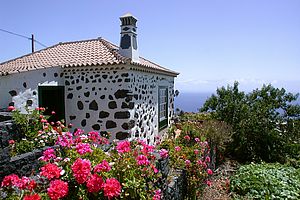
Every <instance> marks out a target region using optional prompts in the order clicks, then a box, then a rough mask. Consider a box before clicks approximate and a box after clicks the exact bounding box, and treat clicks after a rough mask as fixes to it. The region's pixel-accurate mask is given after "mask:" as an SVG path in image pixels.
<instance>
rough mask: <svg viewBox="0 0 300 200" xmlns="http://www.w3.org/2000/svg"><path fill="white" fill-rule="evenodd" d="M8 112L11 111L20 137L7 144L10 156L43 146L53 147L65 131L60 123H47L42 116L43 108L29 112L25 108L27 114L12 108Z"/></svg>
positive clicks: (45, 118)
mask: <svg viewBox="0 0 300 200" xmlns="http://www.w3.org/2000/svg"><path fill="white" fill-rule="evenodd" d="M10 110H11V111H12V116H13V120H14V121H15V123H16V124H17V125H18V126H19V128H20V131H21V135H22V136H21V138H19V139H18V140H17V141H14V140H12V141H10V142H9V144H10V146H11V155H12V156H15V155H18V154H22V153H26V152H30V151H32V150H34V149H38V148H43V147H45V146H53V145H54V143H55V141H56V139H57V136H58V135H59V134H60V133H62V131H66V127H65V126H64V124H63V123H61V122H56V123H53V122H51V123H48V121H47V118H48V117H47V116H44V115H43V112H44V111H45V108H36V109H35V110H29V109H28V108H27V107H26V112H27V114H23V113H21V112H20V111H19V110H16V109H12V108H11V109H10ZM53 114H55V112H53Z"/></svg>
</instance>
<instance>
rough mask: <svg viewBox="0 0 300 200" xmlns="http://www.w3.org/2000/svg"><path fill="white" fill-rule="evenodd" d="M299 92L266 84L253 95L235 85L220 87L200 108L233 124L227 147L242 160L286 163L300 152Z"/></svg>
mask: <svg viewBox="0 0 300 200" xmlns="http://www.w3.org/2000/svg"><path fill="white" fill-rule="evenodd" d="M297 98H298V94H296V95H294V94H292V93H287V92H286V91H285V89H278V88H274V87H273V86H272V85H264V86H263V87H262V88H261V89H256V90H253V91H252V92H251V93H249V94H245V93H244V92H241V91H239V89H238V82H235V83H234V86H233V87H231V86H227V88H225V87H222V88H218V89H217V93H216V95H213V96H211V97H210V98H209V99H208V100H207V101H206V102H205V104H204V106H203V107H202V108H201V110H200V111H210V112H212V114H213V115H212V116H213V118H215V119H218V120H221V121H225V122H227V123H228V124H230V125H231V126H232V129H233V141H232V143H231V145H229V148H228V149H227V150H228V151H229V153H231V154H232V155H234V156H235V157H237V158H238V159H240V160H242V161H253V160H256V161H257V160H264V161H269V162H274V161H279V162H284V161H286V159H287V158H288V157H297V156H298V155H299V152H300V151H299V138H300V136H299V135H300V134H299V131H300V126H299V124H300V123H299V120H300V106H299V105H295V104H292V102H293V101H295V100H297Z"/></svg>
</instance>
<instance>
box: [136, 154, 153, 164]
mask: <svg viewBox="0 0 300 200" xmlns="http://www.w3.org/2000/svg"><path fill="white" fill-rule="evenodd" d="M136 161H137V164H138V165H149V164H150V161H149V160H148V158H147V157H146V156H144V155H139V156H138V157H137V158H136Z"/></svg>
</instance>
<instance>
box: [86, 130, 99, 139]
mask: <svg viewBox="0 0 300 200" xmlns="http://www.w3.org/2000/svg"><path fill="white" fill-rule="evenodd" d="M88 138H89V139H90V140H91V141H93V142H97V141H98V140H99V138H100V135H99V133H98V132H97V131H91V132H89V133H88Z"/></svg>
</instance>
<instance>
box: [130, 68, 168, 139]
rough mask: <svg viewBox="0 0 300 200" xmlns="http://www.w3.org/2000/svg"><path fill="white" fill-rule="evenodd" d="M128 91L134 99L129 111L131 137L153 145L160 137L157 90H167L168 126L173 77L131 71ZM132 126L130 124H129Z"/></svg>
mask: <svg viewBox="0 0 300 200" xmlns="http://www.w3.org/2000/svg"><path fill="white" fill-rule="evenodd" d="M130 78H131V81H130V85H129V89H130V90H131V91H132V93H133V97H134V102H135V103H134V109H133V110H131V113H132V115H131V120H134V121H135V123H134V126H133V127H132V128H131V130H130V131H131V137H139V138H141V139H143V140H146V141H147V142H148V143H150V144H154V143H155V142H156V140H157V139H159V137H160V136H161V135H160V134H159V127H158V89H159V87H160V86H163V87H167V89H168V125H170V123H171V122H170V121H171V118H172V117H173V113H174V77H170V76H165V75H159V74H154V73H148V72H140V71H132V73H131V76H130ZM130 124H132V123H130Z"/></svg>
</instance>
